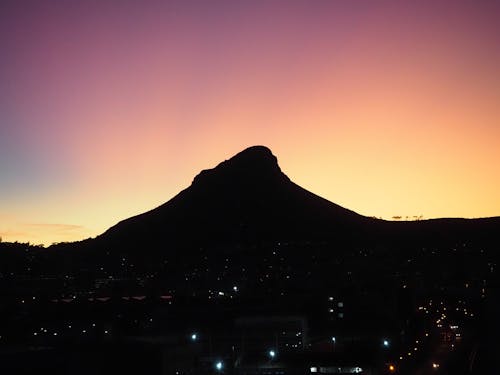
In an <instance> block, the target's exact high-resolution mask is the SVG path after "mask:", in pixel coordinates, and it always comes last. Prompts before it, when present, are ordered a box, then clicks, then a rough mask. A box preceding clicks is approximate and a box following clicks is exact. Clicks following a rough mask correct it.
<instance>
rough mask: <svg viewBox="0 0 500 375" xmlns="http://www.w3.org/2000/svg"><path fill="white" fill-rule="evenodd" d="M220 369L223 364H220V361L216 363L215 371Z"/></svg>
mask: <svg viewBox="0 0 500 375" xmlns="http://www.w3.org/2000/svg"><path fill="white" fill-rule="evenodd" d="M222 367H223V363H222V362H221V361H219V362H217V363H216V364H215V369H216V370H217V371H220V370H222Z"/></svg>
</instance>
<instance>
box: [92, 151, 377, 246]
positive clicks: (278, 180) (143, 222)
mask: <svg viewBox="0 0 500 375" xmlns="http://www.w3.org/2000/svg"><path fill="white" fill-rule="evenodd" d="M371 221H373V219H370V218H367V217H364V216H361V215H359V214H357V213H355V212H353V211H350V210H348V209H345V208H343V207H341V206H338V205H336V204H334V203H332V202H329V201H327V200H326V199H323V198H321V197H319V196H317V195H315V194H313V193H311V192H309V191H307V190H305V189H303V188H301V187H300V186H298V185H296V184H295V183H293V182H292V181H290V179H289V178H288V177H287V176H286V175H285V174H284V173H283V172H282V171H281V169H280V167H279V165H278V162H277V159H276V157H275V156H274V155H273V154H272V152H271V150H269V149H268V148H267V147H264V146H253V147H250V148H247V149H246V150H244V151H242V152H240V153H238V154H237V155H235V156H233V157H232V158H230V159H229V160H226V161H224V162H222V163H220V164H219V165H218V166H216V167H215V168H213V169H208V170H204V171H202V172H201V173H200V174H198V175H197V176H196V177H195V178H194V180H193V182H192V184H191V186H190V187H188V188H187V189H185V190H183V191H182V192H180V193H179V194H178V195H177V196H175V197H174V198H172V199H171V200H170V201H168V202H167V203H165V204H163V205H161V206H159V207H157V208H155V209H153V210H151V211H149V212H146V213H143V214H141V215H138V216H134V217H131V218H129V219H126V220H124V221H121V222H120V223H118V224H117V225H115V226H114V227H112V228H110V229H109V230H108V231H106V232H105V233H104V234H102V235H101V236H99V237H98V240H102V241H106V242H111V243H114V244H118V243H120V244H125V243H126V244H131V243H138V242H140V243H142V244H144V243H147V244H152V243H168V244H171V245H173V244H177V245H179V244H182V245H183V246H184V245H188V244H189V245H194V244H200V245H207V244H224V243H231V242H262V241H264V242H267V241H280V240H283V241H291V240H309V239H315V240H326V239H332V238H336V237H338V238H343V239H345V238H348V237H350V236H355V234H356V233H355V232H356V231H357V230H359V229H360V228H361V227H362V226H364V225H365V224H367V223H368V222H371Z"/></svg>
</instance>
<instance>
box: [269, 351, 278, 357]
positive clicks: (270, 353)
mask: <svg viewBox="0 0 500 375" xmlns="http://www.w3.org/2000/svg"><path fill="white" fill-rule="evenodd" d="M269 357H271V358H274V357H276V352H275V351H274V350H272V349H271V350H269Z"/></svg>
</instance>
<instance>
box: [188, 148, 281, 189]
mask: <svg viewBox="0 0 500 375" xmlns="http://www.w3.org/2000/svg"><path fill="white" fill-rule="evenodd" d="M215 176H219V177H221V176H225V177H232V178H236V179H239V180H241V179H245V180H249V179H255V178H259V177H264V176H265V177H270V176H274V177H280V178H281V177H283V176H284V174H283V173H282V172H281V169H280V167H279V165H278V159H277V158H276V156H274V155H273V153H272V151H271V150H270V149H269V148H267V147H266V146H252V147H248V148H247V149H245V150H243V151H241V152H239V153H237V154H236V155H234V156H233V157H232V158H230V159H228V160H225V161H223V162H222V163H220V164H219V165H217V167H215V168H213V169H205V170H203V171H201V173H199V174H198V175H197V176H196V177H195V178H194V180H193V185H195V184H198V183H200V182H201V181H207V180H209V179H212V178H214V177H215Z"/></svg>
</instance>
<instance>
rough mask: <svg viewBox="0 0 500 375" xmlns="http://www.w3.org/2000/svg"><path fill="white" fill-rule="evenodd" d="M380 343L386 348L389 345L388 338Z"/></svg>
mask: <svg viewBox="0 0 500 375" xmlns="http://www.w3.org/2000/svg"><path fill="white" fill-rule="evenodd" d="M382 344H383V345H384V346H385V347H386V348H387V347H388V346H389V340H384V341H382Z"/></svg>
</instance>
